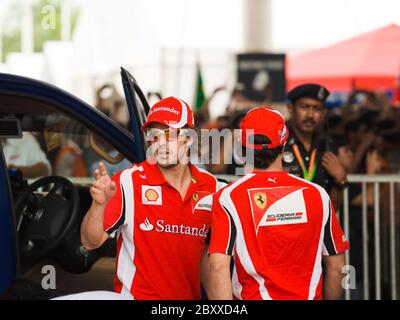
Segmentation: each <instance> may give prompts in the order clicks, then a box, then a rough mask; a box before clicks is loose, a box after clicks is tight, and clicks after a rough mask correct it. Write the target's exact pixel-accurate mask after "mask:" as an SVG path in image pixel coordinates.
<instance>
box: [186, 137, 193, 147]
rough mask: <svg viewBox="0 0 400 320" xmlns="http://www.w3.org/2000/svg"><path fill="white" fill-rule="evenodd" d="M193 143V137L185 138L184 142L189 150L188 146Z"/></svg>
mask: <svg viewBox="0 0 400 320" xmlns="http://www.w3.org/2000/svg"><path fill="white" fill-rule="evenodd" d="M193 142H194V139H193V137H191V136H187V137H186V141H185V146H186V148H190V146H191V145H192V144H193Z"/></svg>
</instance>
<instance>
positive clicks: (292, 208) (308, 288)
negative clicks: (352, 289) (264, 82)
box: [207, 107, 349, 300]
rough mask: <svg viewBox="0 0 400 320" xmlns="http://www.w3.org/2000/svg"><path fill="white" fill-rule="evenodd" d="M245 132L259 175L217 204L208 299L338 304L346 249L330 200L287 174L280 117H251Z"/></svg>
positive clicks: (271, 113)
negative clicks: (333, 300)
mask: <svg viewBox="0 0 400 320" xmlns="http://www.w3.org/2000/svg"><path fill="white" fill-rule="evenodd" d="M240 128H241V130H242V146H243V148H244V149H246V150H247V151H248V150H252V151H254V159H253V160H252V161H251V165H252V166H253V168H254V169H253V171H252V173H249V174H247V175H245V176H244V177H242V178H241V179H239V180H237V181H236V182H234V183H232V184H230V185H228V186H226V187H224V188H223V189H221V190H219V191H218V192H217V193H216V194H215V195H214V196H213V201H212V203H213V207H212V224H211V230H212V232H211V241H210V247H209V251H208V252H209V262H210V269H211V274H210V283H209V284H208V286H207V287H208V291H207V293H208V297H209V298H211V299H232V298H235V299H245V300H249V299H257V300H260V299H265V300H269V299H289V300H292V299H322V298H324V299H339V298H340V297H341V296H342V287H341V281H342V278H343V275H342V273H341V272H342V267H343V266H344V264H345V259H344V254H343V252H344V251H346V250H348V248H349V245H348V243H347V241H346V239H345V237H344V235H343V231H342V229H341V227H340V225H339V223H338V221H337V219H336V215H335V212H334V209H333V206H332V203H331V201H330V199H329V196H328V194H327V193H326V191H325V190H324V189H323V188H322V187H320V186H319V185H317V184H314V183H311V182H308V181H306V180H304V179H300V178H298V177H295V176H293V175H291V174H289V173H287V172H285V171H283V167H282V152H283V148H284V145H285V143H286V140H287V138H288V132H287V128H286V126H285V121H284V119H283V117H282V115H281V114H280V113H279V112H278V111H275V110H272V109H270V108H268V107H262V108H256V109H252V110H250V111H249V112H248V113H247V114H246V116H245V117H244V118H243V120H242V121H241V124H240ZM248 165H249V164H248ZM231 256H234V270H233V275H232V281H231V277H230V270H229V265H230V259H231ZM323 262H324V263H325V272H326V273H325V275H324V278H323V277H322V263H323Z"/></svg>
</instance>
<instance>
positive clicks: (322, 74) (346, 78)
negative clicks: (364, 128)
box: [287, 24, 400, 91]
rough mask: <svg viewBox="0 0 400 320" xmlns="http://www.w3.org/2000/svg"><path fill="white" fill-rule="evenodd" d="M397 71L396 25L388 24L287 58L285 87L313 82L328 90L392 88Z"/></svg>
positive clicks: (399, 34)
mask: <svg viewBox="0 0 400 320" xmlns="http://www.w3.org/2000/svg"><path fill="white" fill-rule="evenodd" d="M399 74H400V27H399V26H397V25H395V24H392V25H389V26H387V27H384V28H381V29H377V30H375V31H372V32H368V33H365V34H362V35H360V36H357V37H354V38H351V39H349V40H346V41H343V42H339V43H337V44H334V45H332V46H329V47H326V48H322V49H317V50H312V51H309V52H305V53H302V54H297V55H293V56H289V57H288V58H287V82H288V86H287V88H288V90H290V89H292V88H293V87H295V86H297V85H299V84H301V83H305V82H315V83H320V84H322V85H324V86H326V87H327V88H328V89H329V90H330V91H350V90H352V89H355V88H357V89H369V90H388V89H394V88H395V86H396V79H398V78H399Z"/></svg>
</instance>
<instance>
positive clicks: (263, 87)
mask: <svg viewBox="0 0 400 320" xmlns="http://www.w3.org/2000/svg"><path fill="white" fill-rule="evenodd" d="M237 82H238V84H240V85H241V87H242V88H241V94H242V96H244V97H245V98H247V99H249V100H252V101H256V102H265V103H268V102H285V101H286V78H285V55H284V54H272V53H243V54H238V55H237Z"/></svg>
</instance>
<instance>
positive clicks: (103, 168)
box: [99, 161, 108, 177]
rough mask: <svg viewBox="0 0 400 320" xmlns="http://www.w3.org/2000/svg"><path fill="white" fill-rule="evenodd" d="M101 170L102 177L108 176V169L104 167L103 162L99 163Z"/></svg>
mask: <svg viewBox="0 0 400 320" xmlns="http://www.w3.org/2000/svg"><path fill="white" fill-rule="evenodd" d="M99 170H100V175H101V176H103V177H104V176H108V173H107V170H106V167H105V165H104V163H103V162H101V161H100V162H99Z"/></svg>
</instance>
